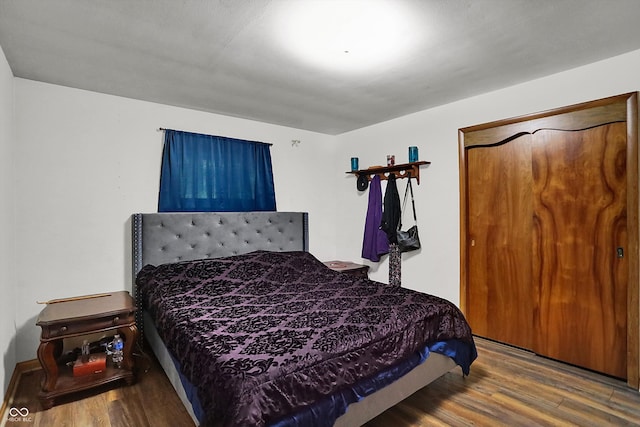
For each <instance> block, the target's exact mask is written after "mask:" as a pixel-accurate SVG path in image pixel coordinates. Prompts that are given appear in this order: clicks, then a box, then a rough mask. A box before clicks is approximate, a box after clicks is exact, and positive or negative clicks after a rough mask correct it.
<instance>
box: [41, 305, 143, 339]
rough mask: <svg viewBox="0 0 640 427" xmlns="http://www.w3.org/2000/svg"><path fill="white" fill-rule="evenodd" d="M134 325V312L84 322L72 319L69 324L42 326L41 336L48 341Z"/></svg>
mask: <svg viewBox="0 0 640 427" xmlns="http://www.w3.org/2000/svg"><path fill="white" fill-rule="evenodd" d="M133 323H135V315H134V312H130V313H118V314H114V315H111V316H104V317H99V318H88V319H83V320H78V319H70V320H69V322H65V321H62V322H59V323H53V324H49V325H41V328H42V332H41V335H40V336H41V338H42V339H43V340H47V339H54V338H60V337H68V336H73V335H76V334H82V333H86V332H87V331H99V330H103V329H110V328H117V327H119V326H128V325H131V324H133Z"/></svg>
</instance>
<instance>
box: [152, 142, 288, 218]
mask: <svg viewBox="0 0 640 427" xmlns="http://www.w3.org/2000/svg"><path fill="white" fill-rule="evenodd" d="M269 149H270V145H269V144H265V143H262V142H255V141H244V140H241V139H233V138H225V137H221V136H211V135H202V134H198V133H191V132H182V131H176V130H170V129H166V130H165V138H164V150H163V154H162V169H161V172H160V194H159V198H158V212H248V211H275V210H276V198H275V189H274V185H273V170H272V168H271V152H270V150H269Z"/></svg>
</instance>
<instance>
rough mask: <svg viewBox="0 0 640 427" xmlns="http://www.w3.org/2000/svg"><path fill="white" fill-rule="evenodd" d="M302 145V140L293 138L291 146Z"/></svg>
mask: <svg viewBox="0 0 640 427" xmlns="http://www.w3.org/2000/svg"><path fill="white" fill-rule="evenodd" d="M299 145H300V140H299V139H292V140H291V146H292V147H297V146H299Z"/></svg>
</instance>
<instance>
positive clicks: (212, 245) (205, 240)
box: [132, 212, 456, 427]
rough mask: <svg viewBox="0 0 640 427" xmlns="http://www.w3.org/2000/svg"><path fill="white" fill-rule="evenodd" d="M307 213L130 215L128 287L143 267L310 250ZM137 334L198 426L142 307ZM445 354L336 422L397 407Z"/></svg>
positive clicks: (445, 364)
mask: <svg viewBox="0 0 640 427" xmlns="http://www.w3.org/2000/svg"><path fill="white" fill-rule="evenodd" d="M308 237H309V228H308V214H307V213H306V212H220V213H215V212H212V213H149V214H134V215H133V216H132V240H133V251H132V255H133V256H132V259H133V278H134V280H133V286H134V289H133V291H134V295H136V297H137V289H136V287H135V276H136V275H137V273H138V271H140V269H141V268H142V267H143V266H144V265H146V264H153V265H159V264H164V263H168V262H177V261H187V260H194V259H203V258H220V257H224V256H230V255H238V254H243V253H248V252H252V251H255V250H267V251H276V252H285V251H306V252H308V250H309V240H308ZM137 315H138V317H137V319H136V320H137V323H138V328H139V331H140V337H141V339H143V338H142V337H143V336H145V337H146V338H147V342H148V343H149V345H150V346H151V348H152V350H153V352H154V354H155V355H156V357H157V358H158V360H159V362H160V364H161V366H162V368H163V369H164V371H165V372H166V374H167V377H168V378H169V380H170V382H171V384H172V385H173V387H174V388H175V390H176V392H177V394H178V396H179V397H180V399H181V400H182V402H183V404H184V406H185V408H186V409H187V411H188V412H189V414H190V415H191V417H192V418H193V420H194V422H195V423H196V425H198V420H197V417H196V416H195V411H194V409H193V408H192V405H191V403H190V401H189V397H188V396H189V395H190V394H191V393H193V392H194V391H193V390H190V389H189V388H188V387H186V388H185V386H184V385H183V383H182V381H181V379H180V375H179V374H178V373H177V371H176V368H175V365H174V363H173V361H172V359H171V356H170V355H169V351H168V350H167V348H166V347H165V346H164V343H162V340H161V339H160V337H159V335H158V333H157V331H156V330H155V327H154V326H153V324H152V323H151V321H150V319H149V318H148V317H147V316H144V314H143V313H142V310H138V312H137ZM455 366H456V364H455V362H454V361H453V360H452V359H451V358H449V357H446V356H443V355H441V354H437V353H433V352H432V353H431V354H430V355H429V358H428V359H427V360H426V361H425V362H424V363H422V364H421V365H418V366H417V367H416V368H414V369H413V370H412V371H411V372H409V373H408V374H407V375H405V376H404V377H402V378H400V379H399V380H397V381H395V382H394V383H392V384H390V385H388V386H387V387H385V388H384V389H382V390H379V391H377V392H375V393H373V394H371V395H369V396H367V397H366V398H364V399H363V400H361V401H359V402H356V403H353V404H351V405H349V408H348V410H347V412H346V413H345V414H344V415H342V416H341V417H340V418H338V420H337V421H336V423H335V426H338V427H342V426H358V425H362V424H364V423H365V422H367V421H369V420H370V419H372V418H374V417H376V416H377V415H379V414H381V413H382V412H384V411H385V410H386V409H388V408H390V407H392V406H394V405H396V404H397V403H399V402H400V401H402V400H404V399H405V398H407V397H408V396H410V395H411V394H413V393H415V392H416V391H417V390H419V389H421V388H422V387H424V386H426V385H427V384H429V383H430V382H432V381H434V380H435V379H437V378H439V377H440V376H442V375H443V374H445V373H447V372H449V371H450V370H451V369H453V368H455Z"/></svg>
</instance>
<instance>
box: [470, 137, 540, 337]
mask: <svg viewBox="0 0 640 427" xmlns="http://www.w3.org/2000/svg"><path fill="white" fill-rule="evenodd" d="M467 161H468V163H467V165H468V170H469V173H470V174H471V175H472V176H473V179H472V180H470V181H469V183H468V185H469V188H468V189H469V193H468V194H469V199H468V208H469V211H468V212H469V214H468V225H469V236H470V238H469V239H468V240H467V245H468V248H467V250H468V254H469V271H472V272H473V274H471V275H470V276H469V278H468V282H469V287H468V289H469V294H468V301H469V304H468V305H467V311H466V313H465V314H466V316H467V320H468V321H469V324H470V325H471V328H472V330H473V332H474V333H475V334H477V335H480V336H483V337H487V338H491V339H494V340H498V341H501V342H507V343H510V344H514V345H516V346H519V347H524V348H528V349H530V348H532V337H533V332H534V330H533V328H532V325H533V315H532V310H533V299H534V294H533V287H532V281H531V280H532V272H531V258H532V240H531V239H532V234H531V229H532V214H531V213H532V212H531V210H532V199H531V194H532V193H531V191H532V175H531V136H530V135H525V136H522V137H520V138H517V139H515V140H513V141H510V142H508V143H505V144H501V145H497V146H488V147H485V146H483V147H474V148H472V149H470V150H469V151H468V153H467Z"/></svg>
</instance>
